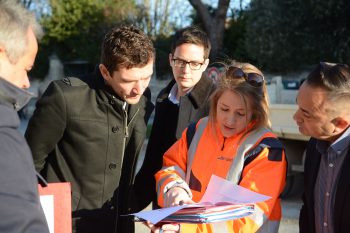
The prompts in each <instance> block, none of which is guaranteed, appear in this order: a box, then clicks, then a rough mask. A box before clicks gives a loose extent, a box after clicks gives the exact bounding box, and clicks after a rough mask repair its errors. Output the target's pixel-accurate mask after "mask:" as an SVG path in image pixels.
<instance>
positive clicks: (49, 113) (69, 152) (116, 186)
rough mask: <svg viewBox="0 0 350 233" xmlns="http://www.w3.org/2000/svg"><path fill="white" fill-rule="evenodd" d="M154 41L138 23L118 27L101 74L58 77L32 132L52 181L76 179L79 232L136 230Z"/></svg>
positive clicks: (39, 163)
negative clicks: (137, 189) (138, 178)
mask: <svg viewBox="0 0 350 233" xmlns="http://www.w3.org/2000/svg"><path fill="white" fill-rule="evenodd" d="M154 59H155V50H154V47H153V44H152V41H151V40H150V39H149V38H148V37H147V36H146V35H145V34H144V33H143V32H142V31H141V30H140V29H138V28H135V27H133V26H122V27H116V28H113V29H111V30H110V31H109V32H108V33H107V34H106V36H105V38H104V40H103V43H102V54H101V63H100V64H99V65H98V67H96V70H95V72H93V73H92V74H89V75H84V76H81V77H70V78H64V79H63V80H58V81H54V82H52V83H51V84H50V85H49V87H48V88H47V90H46V91H45V93H44V94H43V96H42V98H41V99H40V100H39V101H38V103H37V107H36V110H35V112H34V114H33V117H32V118H31V119H30V122H29V125H28V128H27V131H26V135H25V136H26V138H27V140H28V144H29V146H30V148H31V150H32V153H33V158H34V163H35V167H36V169H37V171H39V172H40V173H41V174H42V175H43V176H44V178H46V179H47V180H48V182H64V181H65V182H71V185H72V217H73V232H79V233H82V232H84V233H87V232H94V233H95V232H96V233H99V232H103V233H110V232H118V233H119V232H120V233H128V232H134V223H133V221H132V219H131V216H125V215H127V214H130V213H132V212H135V211H139V210H140V209H139V208H138V204H139V202H142V193H141V195H140V196H138V197H137V198H136V197H135V195H134V175H135V168H136V162H137V158H138V154H139V152H140V149H141V147H142V144H143V141H144V139H145V137H146V129H147V127H146V126H147V121H148V118H149V116H150V114H151V112H152V110H153V104H152V103H151V101H150V94H151V93H150V91H149V89H148V84H149V82H150V79H151V76H152V73H153V63H154Z"/></svg>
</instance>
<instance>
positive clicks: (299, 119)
mask: <svg viewBox="0 0 350 233" xmlns="http://www.w3.org/2000/svg"><path fill="white" fill-rule="evenodd" d="M293 119H294V121H295V122H301V121H302V118H301V117H300V109H297V110H296V111H295V113H294V115H293Z"/></svg>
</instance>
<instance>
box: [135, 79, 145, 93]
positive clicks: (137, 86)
mask: <svg viewBox="0 0 350 233" xmlns="http://www.w3.org/2000/svg"><path fill="white" fill-rule="evenodd" d="M145 89H146V88H145V87H144V84H143V81H142V80H139V81H137V82H136V84H135V86H134V92H135V93H136V94H142V93H143V91H144V90H145Z"/></svg>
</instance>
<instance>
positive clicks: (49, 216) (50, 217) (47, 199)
mask: <svg viewBox="0 0 350 233" xmlns="http://www.w3.org/2000/svg"><path fill="white" fill-rule="evenodd" d="M53 201H54V200H53V195H41V196H40V203H41V206H42V208H43V210H44V214H45V217H46V221H47V225H48V226H49V231H50V233H54V229H55V228H54V219H55V215H54V204H53Z"/></svg>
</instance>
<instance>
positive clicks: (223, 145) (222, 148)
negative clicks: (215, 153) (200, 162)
mask: <svg viewBox="0 0 350 233" xmlns="http://www.w3.org/2000/svg"><path fill="white" fill-rule="evenodd" d="M225 141H226V138H225V137H224V142H223V143H222V147H221V150H224V147H225Z"/></svg>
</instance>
